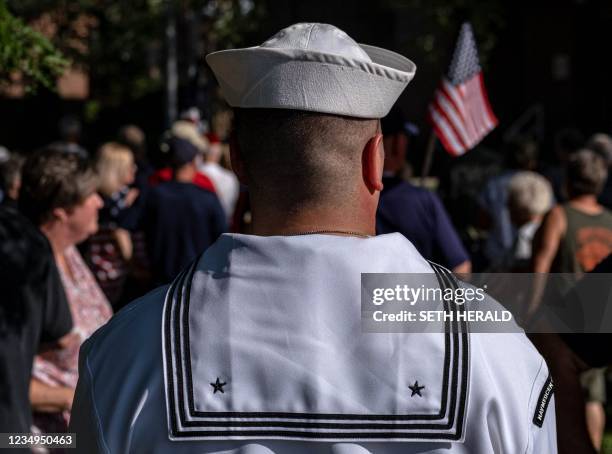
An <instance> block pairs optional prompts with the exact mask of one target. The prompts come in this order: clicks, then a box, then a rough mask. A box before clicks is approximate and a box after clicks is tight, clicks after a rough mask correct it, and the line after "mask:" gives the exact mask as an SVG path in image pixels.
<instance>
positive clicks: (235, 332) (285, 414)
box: [71, 23, 556, 454]
mask: <svg viewBox="0 0 612 454" xmlns="http://www.w3.org/2000/svg"><path fill="white" fill-rule="evenodd" d="M207 62H208V63H209V65H210V66H211V68H212V70H213V72H214V73H215V76H216V78H217V80H218V82H219V84H220V86H221V90H222V92H223V95H224V97H225V99H226V100H227V102H228V103H229V104H230V106H232V107H233V108H234V114H235V136H234V140H233V143H232V150H231V152H232V166H233V169H234V170H235V171H236V173H237V175H238V177H239V178H240V179H241V181H242V182H243V183H245V184H246V185H248V187H249V191H250V197H251V207H252V215H253V218H252V219H253V220H252V226H253V234H251V235H242V234H224V235H222V236H221V237H220V238H219V239H218V240H217V241H216V242H215V243H214V244H213V245H212V246H211V247H210V248H209V249H208V250H207V251H206V252H205V253H204V254H203V255H202V256H201V257H199V258H198V259H197V260H195V261H194V262H193V263H192V264H191V265H190V266H189V267H187V268H185V269H184V270H183V271H182V272H181V274H180V275H179V276H178V277H177V278H176V279H175V280H174V281H173V283H172V284H171V285H170V286H167V287H162V288H159V289H157V290H155V291H154V292H152V293H150V294H149V295H147V296H145V297H143V298H142V299H140V300H138V301H136V302H134V303H132V305H131V306H129V307H128V308H126V309H125V310H124V311H123V313H120V314H118V315H117V316H116V317H115V318H114V319H113V320H112V321H111V322H110V323H109V324H108V325H107V326H106V327H104V328H103V329H101V330H100V331H99V332H98V333H97V334H96V335H94V336H93V337H92V338H91V339H90V341H89V342H88V343H87V344H86V345H85V346H84V347H83V348H82V350H81V377H80V382H79V386H78V390H77V394H76V398H75V404H74V407H75V408H74V409H73V422H72V426H71V431H73V432H76V434H77V439H78V442H77V451H82V452H176V453H202V452H206V453H236V454H237V453H241V454H259V453H298V454H302V453H416V452H419V453H423V452H435V453H448V452H461V453H494V452H508V453H510V452H512V453H519V452H520V453H544V452H546V453H549V452H555V451H556V442H555V415H554V398H553V397H552V383H551V382H550V379H549V377H548V370H547V367H546V364H545V363H544V362H543V360H542V358H541V357H540V356H539V355H538V354H537V352H536V351H535V349H534V348H533V347H532V346H531V344H530V343H529V341H528V340H527V339H526V338H525V336H524V335H523V334H522V333H515V334H498V335H496V336H492V335H489V336H486V337H485V336H478V335H471V334H469V333H468V332H467V326H466V325H465V324H456V325H454V328H453V329H452V330H450V331H444V330H442V331H441V332H432V333H429V334H426V333H419V334H415V333H397V332H396V333H388V332H386V333H377V334H374V333H366V332H362V325H361V321H362V320H361V306H360V298H361V291H362V289H361V284H360V283H361V280H360V279H361V275H362V273H425V274H426V275H427V276H431V277H432V279H433V281H435V282H436V286H437V285H440V287H444V288H445V289H450V288H451V287H452V288H456V286H457V285H459V284H457V282H456V281H454V280H453V279H452V276H450V274H449V273H448V272H447V271H446V270H444V269H442V268H441V267H439V266H437V265H432V264H430V263H429V262H427V261H426V260H425V259H424V258H423V257H422V256H421V255H420V254H419V253H418V252H417V250H416V249H415V247H414V246H413V245H412V244H411V243H410V242H409V241H408V240H407V239H406V238H404V237H403V236H402V235H400V234H389V235H381V236H378V237H377V236H375V224H376V222H375V220H376V207H377V204H378V199H379V195H380V191H381V190H382V187H383V184H382V175H383V165H384V149H383V145H382V134H381V129H380V118H382V117H384V116H385V115H386V114H387V113H388V112H389V110H390V109H391V107H392V106H393V104H394V103H395V102H396V100H397V98H398V97H399V96H400V94H401V93H402V91H403V90H404V88H405V87H406V85H407V84H408V83H409V82H410V80H411V79H412V78H413V77H414V74H415V69H416V68H415V65H414V64H413V63H412V62H411V61H410V60H408V59H407V58H405V57H403V56H401V55H399V54H396V53H394V52H391V51H388V50H384V49H379V48H376V47H372V46H367V45H360V44H357V43H356V42H355V41H354V40H353V39H352V38H351V37H349V36H348V35H347V34H346V33H344V32H343V31H342V30H340V29H338V28H336V27H334V26H332V25H327V24H317V23H300V24H295V25H292V26H290V27H287V28H285V29H283V30H281V31H280V32H278V33H277V34H276V35H274V36H273V37H272V38H270V39H269V40H268V41H266V42H264V43H263V44H262V45H260V46H255V47H249V48H246V49H232V50H226V51H220V52H215V53H212V54H210V55H208V56H207ZM169 215H171V213H170V214H169ZM437 279H439V280H437ZM438 282H439V284H438ZM510 359H511V363H510Z"/></svg>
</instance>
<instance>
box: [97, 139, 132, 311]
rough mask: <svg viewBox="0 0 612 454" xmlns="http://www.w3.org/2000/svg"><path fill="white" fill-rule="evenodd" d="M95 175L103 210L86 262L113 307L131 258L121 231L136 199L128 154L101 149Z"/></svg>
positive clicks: (120, 148)
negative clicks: (132, 187)
mask: <svg viewBox="0 0 612 454" xmlns="http://www.w3.org/2000/svg"><path fill="white" fill-rule="evenodd" d="M96 171H97V173H98V176H99V181H100V182H99V185H98V192H99V193H100V195H101V196H102V198H103V201H104V207H103V208H102V209H101V210H100V229H99V230H98V233H96V234H95V235H94V236H93V237H92V238H91V239H90V241H89V247H88V251H89V254H88V259H89V262H90V266H91V268H92V270H93V272H94V275H95V276H96V279H97V280H98V282H99V283H100V286H101V287H102V290H103V291H104V293H105V294H106V296H107V298H108V299H109V300H110V302H111V304H113V305H115V304H116V303H117V302H118V301H119V299H120V298H121V294H122V292H123V287H124V284H125V280H126V278H127V274H128V264H129V261H130V259H131V257H132V241H131V237H130V233H129V232H128V231H127V230H126V229H125V228H122V227H121V226H122V218H123V217H124V216H125V213H126V210H127V208H129V207H130V206H131V205H132V204H133V203H134V201H135V199H136V198H137V197H138V190H137V189H130V187H129V185H130V184H132V183H133V182H134V176H135V173H136V165H135V163H134V156H133V154H132V151H131V150H130V149H129V148H128V147H127V146H125V145H121V144H119V143H115V142H109V143H106V144H104V145H102V147H100V149H99V150H98V154H97V157H96Z"/></svg>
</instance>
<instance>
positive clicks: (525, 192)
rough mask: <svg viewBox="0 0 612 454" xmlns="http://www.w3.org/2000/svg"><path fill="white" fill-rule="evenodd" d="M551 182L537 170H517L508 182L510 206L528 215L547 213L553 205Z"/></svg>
mask: <svg viewBox="0 0 612 454" xmlns="http://www.w3.org/2000/svg"><path fill="white" fill-rule="evenodd" d="M552 203H553V192H552V188H551V186H550V183H549V182H548V180H547V179H546V178H544V177H543V176H542V175H540V174H538V173H535V172H529V171H524V172H517V173H516V174H514V175H513V176H512V178H511V179H510V183H509V184H508V206H510V207H512V209H514V210H517V211H520V212H521V213H525V214H527V215H528V216H539V215H543V214H545V213H546V212H547V211H548V210H549V209H550V208H551V206H552Z"/></svg>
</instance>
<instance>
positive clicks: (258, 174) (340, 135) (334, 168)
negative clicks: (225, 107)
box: [235, 108, 380, 208]
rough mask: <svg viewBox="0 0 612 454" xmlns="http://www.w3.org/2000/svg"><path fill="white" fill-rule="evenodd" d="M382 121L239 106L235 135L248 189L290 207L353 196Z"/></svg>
mask: <svg viewBox="0 0 612 454" xmlns="http://www.w3.org/2000/svg"><path fill="white" fill-rule="evenodd" d="M379 129H380V127H379V121H378V120H369V119H358V118H351V117H343V116H339V115H328V114H322V113H313V112H305V111H299V110H284V109H241V108H237V109H235V137H236V141H237V144H238V150H239V153H240V157H241V159H242V160H243V162H244V167H245V173H246V178H247V180H248V181H247V183H248V185H249V189H250V191H251V192H252V193H253V194H257V195H258V196H259V197H260V198H263V199H265V200H266V201H267V202H268V203H275V204H277V205H278V206H281V207H285V208H291V207H296V206H303V205H304V204H309V205H317V206H321V205H327V204H333V203H337V202H341V201H343V200H346V199H347V198H351V197H352V196H354V195H355V193H356V190H357V186H356V185H358V184H359V181H360V180H361V178H362V175H361V172H362V166H361V164H362V162H361V159H362V152H363V149H364V147H365V146H366V144H367V143H368V141H369V140H370V138H372V137H373V136H375V135H376V133H377V132H378V131H379Z"/></svg>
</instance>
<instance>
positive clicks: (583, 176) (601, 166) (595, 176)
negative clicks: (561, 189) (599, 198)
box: [567, 149, 608, 197]
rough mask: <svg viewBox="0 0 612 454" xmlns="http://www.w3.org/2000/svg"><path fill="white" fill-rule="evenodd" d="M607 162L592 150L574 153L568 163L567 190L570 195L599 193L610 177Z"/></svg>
mask: <svg viewBox="0 0 612 454" xmlns="http://www.w3.org/2000/svg"><path fill="white" fill-rule="evenodd" d="M607 167H608V166H607V163H606V162H605V160H604V158H602V157H601V156H600V155H599V154H597V153H596V152H594V151H592V150H588V149H582V150H578V151H577V152H575V153H574V154H572V155H571V156H570V158H569V161H568V163H567V190H568V193H569V196H570V197H577V196H580V195H598V194H599V193H600V192H601V190H602V189H603V186H604V184H605V182H606V178H608V169H607Z"/></svg>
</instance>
